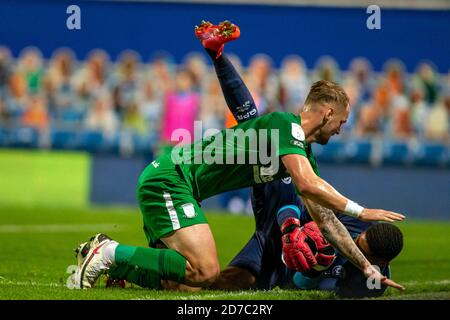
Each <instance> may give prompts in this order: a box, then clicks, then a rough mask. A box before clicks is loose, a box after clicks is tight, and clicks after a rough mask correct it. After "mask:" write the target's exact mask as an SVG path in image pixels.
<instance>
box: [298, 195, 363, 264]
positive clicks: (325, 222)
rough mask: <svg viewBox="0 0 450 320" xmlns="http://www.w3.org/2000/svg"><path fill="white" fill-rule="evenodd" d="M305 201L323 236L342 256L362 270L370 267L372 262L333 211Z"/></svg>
mask: <svg viewBox="0 0 450 320" xmlns="http://www.w3.org/2000/svg"><path fill="white" fill-rule="evenodd" d="M303 201H304V203H305V204H306V207H307V208H308V212H309V213H310V215H311V217H313V219H314V221H315V222H316V223H317V226H318V227H319V229H320V231H321V232H322V235H323V236H324V237H325V238H326V239H327V240H328V242H329V243H330V244H331V245H332V246H333V247H334V248H336V249H337V250H339V252H340V253H341V254H343V255H344V256H345V257H346V258H347V259H348V260H349V261H350V262H351V263H353V264H354V265H355V266H356V267H358V268H359V269H361V270H363V269H364V268H366V267H367V266H369V265H370V262H369V261H368V260H367V258H366V257H365V256H364V254H363V253H362V252H361V250H359V248H358V246H357V245H356V243H355V242H354V241H353V239H352V237H351V236H350V234H349V232H348V231H347V229H346V228H345V227H344V225H343V224H342V223H341V222H340V221H339V219H338V218H337V217H336V215H335V214H334V212H333V211H332V210H330V209H327V208H325V207H322V206H321V205H319V204H316V203H315V202H313V201H311V200H309V199H305V198H304V199H303Z"/></svg>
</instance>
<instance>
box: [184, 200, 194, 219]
mask: <svg viewBox="0 0 450 320" xmlns="http://www.w3.org/2000/svg"><path fill="white" fill-rule="evenodd" d="M181 208H182V209H183V212H184V215H185V216H186V218H195V217H196V216H197V213H196V212H195V208H194V205H193V204H192V203H185V204H183V205H182V206H181Z"/></svg>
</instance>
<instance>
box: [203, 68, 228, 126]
mask: <svg viewBox="0 0 450 320" xmlns="http://www.w3.org/2000/svg"><path fill="white" fill-rule="evenodd" d="M206 80H207V81H205V89H204V94H203V95H202V97H201V107H200V119H201V120H202V124H203V130H208V129H218V130H221V129H222V128H223V124H224V121H225V116H226V113H227V111H228V108H227V104H226V102H225V99H224V97H223V95H222V89H221V88H220V84H219V81H218V80H217V78H216V77H215V76H212V75H210V76H209V77H207V78H206ZM231 116H232V115H231Z"/></svg>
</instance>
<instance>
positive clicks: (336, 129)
mask: <svg viewBox="0 0 450 320" xmlns="http://www.w3.org/2000/svg"><path fill="white" fill-rule="evenodd" d="M332 111H334V110H331V109H330V110H329V111H328V114H325V120H326V119H327V117H328V121H327V122H326V124H325V125H324V126H323V127H322V128H321V129H320V130H319V131H318V134H317V137H316V142H317V143H319V144H322V145H325V144H327V143H328V141H329V140H330V138H331V137H332V136H334V135H335V134H339V133H340V132H341V128H342V126H343V125H344V123H346V122H347V119H348V116H349V113H350V107H349V106H347V107H346V108H345V110H344V111H343V112H336V111H334V112H332ZM329 113H331V115H330V114H329Z"/></svg>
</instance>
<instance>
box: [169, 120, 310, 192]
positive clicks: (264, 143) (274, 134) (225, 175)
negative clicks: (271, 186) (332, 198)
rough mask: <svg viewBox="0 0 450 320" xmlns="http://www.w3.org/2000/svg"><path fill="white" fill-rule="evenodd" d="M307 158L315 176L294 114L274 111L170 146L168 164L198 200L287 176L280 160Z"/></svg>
mask: <svg viewBox="0 0 450 320" xmlns="http://www.w3.org/2000/svg"><path fill="white" fill-rule="evenodd" d="M287 154H299V155H302V156H304V157H307V158H308V160H309V162H310V164H311V166H312V168H313V170H314V172H315V173H316V174H317V175H319V169H318V167H317V163H316V160H315V158H314V155H313V153H312V150H311V146H310V145H309V144H308V143H307V142H306V141H305V134H304V132H303V130H302V128H301V118H300V116H299V115H294V114H292V113H285V112H274V113H270V114H267V115H264V116H260V117H258V118H255V119H252V120H248V121H246V122H243V123H240V124H238V125H237V126H235V127H233V128H231V129H224V130H222V131H220V132H218V133H217V134H215V135H212V136H210V137H209V138H204V139H203V140H200V141H197V142H195V143H193V144H191V145H187V146H183V147H175V148H174V149H173V150H172V154H171V157H172V161H175V162H176V163H178V164H179V166H180V168H181V171H182V173H183V175H184V177H185V179H186V181H188V183H190V184H191V186H192V189H193V190H194V197H195V199H197V200H198V201H201V200H203V199H206V198H209V197H211V196H213V195H216V194H220V193H224V192H226V191H230V190H234V189H239V188H244V187H249V186H253V185H255V184H260V183H266V182H270V181H273V180H277V179H281V178H285V177H288V173H287V171H286V168H285V167H284V165H283V163H282V162H281V158H280V157H281V156H283V155H287Z"/></svg>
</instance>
